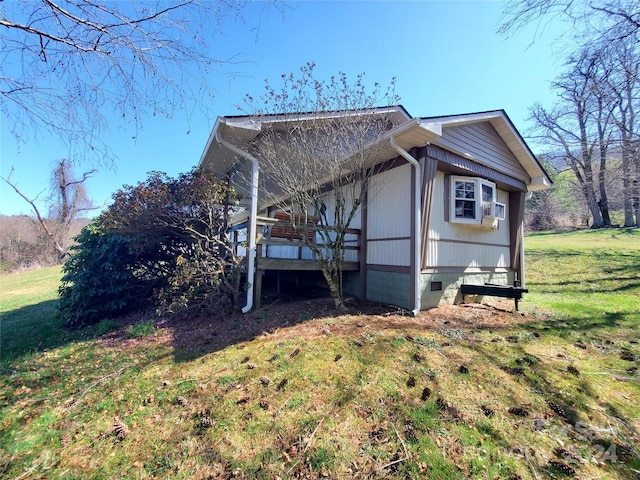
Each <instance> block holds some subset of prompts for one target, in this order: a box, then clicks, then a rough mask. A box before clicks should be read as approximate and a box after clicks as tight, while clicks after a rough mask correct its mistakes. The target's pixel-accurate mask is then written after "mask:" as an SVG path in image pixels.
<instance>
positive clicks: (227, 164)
mask: <svg viewBox="0 0 640 480" xmlns="http://www.w3.org/2000/svg"><path fill="white" fill-rule="evenodd" d="M391 113H392V114H394V115H396V118H397V116H399V115H400V116H402V117H401V121H400V122H397V123H396V125H397V126H396V127H394V128H393V129H392V130H391V131H389V132H387V133H386V134H384V135H382V136H381V137H380V138H379V139H377V140H376V142H375V143H376V148H377V152H378V153H377V158H378V160H377V164H376V167H375V171H376V174H375V175H374V176H373V177H372V179H371V182H370V185H369V189H368V192H367V196H366V201H365V202H364V204H363V205H362V206H361V208H360V211H359V214H358V215H357V216H356V218H355V219H354V221H353V222H352V224H351V227H352V228H353V229H357V230H359V235H358V236H357V238H358V246H359V250H358V251H357V252H356V251H350V252H348V255H351V256H353V255H356V256H357V257H354V258H348V259H347V260H358V261H359V268H351V269H349V271H347V272H346V273H345V292H346V293H348V294H351V295H356V296H358V297H360V298H366V299H368V300H372V301H377V302H381V303H388V304H393V305H397V306H400V307H403V308H406V309H409V310H413V311H414V312H416V311H417V310H420V309H426V308H430V307H434V306H437V305H440V304H444V303H453V302H455V301H459V300H461V296H460V293H459V289H460V285H461V284H462V283H474V284H484V283H494V284H502V285H506V284H510V285H512V284H514V282H516V281H517V282H519V283H520V284H521V285H522V286H524V283H525V276H524V255H523V216H524V201H525V196H526V194H527V192H529V191H533V190H537V189H544V188H549V187H550V186H551V180H550V179H549V177H548V176H547V174H546V173H545V172H544V170H543V168H542V166H541V165H540V164H539V162H538V161H537V160H536V158H535V156H534V155H533V154H532V152H531V151H530V149H529V148H528V146H527V145H526V143H525V142H524V140H523V139H522V137H521V136H520V134H519V133H518V132H517V130H516V129H515V127H514V126H513V124H512V123H511V121H510V119H509V118H508V116H507V115H506V113H505V112H504V111H502V110H496V111H491V112H481V113H473V114H464V115H454V116H446V117H427V118H412V117H410V116H409V115H408V114H407V113H406V111H405V110H404V109H403V108H402V107H398V108H397V111H393V112H391ZM230 125H235V126H234V127H233V128H231V127H230ZM214 131H215V135H214V134H212V139H213V141H212V139H210V142H209V145H208V146H207V148H206V149H205V153H204V154H203V157H202V160H201V163H206V162H207V161H208V162H210V163H211V164H213V165H214V168H215V170H216V171H218V172H219V173H223V174H224V175H226V176H227V178H230V179H231V180H232V181H233V179H234V177H237V181H236V182H234V183H236V184H237V187H238V188H239V190H240V191H241V193H245V199H247V203H246V207H247V210H246V213H245V214H244V217H243V216H242V214H241V215H240V216H239V219H240V220H238V221H246V222H247V225H250V224H251V218H252V215H263V216H272V217H273V216H274V215H275V210H274V209H273V208H272V207H270V206H269V205H268V202H266V201H265V196H264V194H263V193H262V192H263V190H264V189H266V188H269V186H268V184H266V183H264V182H265V180H262V182H263V183H262V184H261V185H260V188H257V187H256V189H255V190H253V191H252V190H251V189H250V188H249V185H250V184H251V183H252V182H253V181H256V182H257V178H255V177H251V178H252V179H253V180H251V181H250V180H248V179H249V177H250V174H249V172H250V171H251V166H250V163H251V162H253V163H254V167H255V165H256V164H258V163H259V152H257V153H256V154H255V157H250V155H249V154H248V153H246V150H244V149H245V148H248V145H249V144H250V141H251V138H252V135H256V134H257V132H256V131H255V129H253V130H252V127H251V124H249V122H248V120H246V119H234V120H233V121H228V120H224V121H221V122H219V125H217V126H216V128H215V129H214ZM225 135H226V140H225V139H224V136H225ZM238 145H239V146H238ZM216 152H217V153H216ZM225 152H226V153H225ZM267 182H268V180H267ZM243 189H244V191H243ZM252 192H256V193H255V194H253V193H252ZM334 193H335V192H327V193H326V199H325V203H326V204H327V205H328V206H329V209H330V207H331V202H332V199H333V198H334ZM252 202H255V203H252ZM250 205H253V208H255V211H256V214H252V213H251V210H252V209H251V208H249V207H250ZM243 219H244V220H243ZM254 220H255V219H254ZM259 233H260V232H259ZM353 238H354V239H355V238H356V236H354V237H353ZM250 248H251V247H250ZM269 249H270V252H271V253H270V254H268V255H269V256H279V257H281V258H283V257H284V258H288V257H290V256H291V257H292V256H294V255H297V256H298V258H300V259H304V258H310V257H308V253H307V254H305V253H303V252H302V250H300V249H294V248H291V247H287V246H283V247H281V248H278V247H273V246H269ZM287 249H289V250H287ZM296 252H297V253H296Z"/></svg>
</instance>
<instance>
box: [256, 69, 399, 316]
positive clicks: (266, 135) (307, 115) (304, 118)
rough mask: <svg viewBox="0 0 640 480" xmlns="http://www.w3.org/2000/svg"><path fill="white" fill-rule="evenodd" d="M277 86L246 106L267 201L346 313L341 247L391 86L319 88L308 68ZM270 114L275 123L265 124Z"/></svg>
mask: <svg viewBox="0 0 640 480" xmlns="http://www.w3.org/2000/svg"><path fill="white" fill-rule="evenodd" d="M282 80H283V83H282V86H281V88H274V87H272V86H271V85H270V84H269V83H267V86H266V93H265V94H264V95H263V96H262V97H261V98H260V99H258V100H255V99H252V98H250V97H248V98H247V104H248V106H249V108H250V109H251V112H252V114H253V115H254V116H255V120H256V121H258V122H261V125H262V129H261V133H260V135H259V136H258V138H257V139H256V141H255V144H254V145H253V148H254V151H255V152H256V155H257V156H258V158H259V160H260V169H261V176H262V178H264V184H265V189H266V193H267V195H268V196H269V198H270V199H271V200H272V201H273V202H274V204H275V205H276V207H277V208H279V209H281V210H282V211H284V212H286V213H288V214H289V217H290V221H291V223H292V224H293V227H294V229H295V230H296V231H297V232H298V233H299V236H300V238H301V239H302V240H303V241H304V243H305V245H306V246H307V247H309V249H310V250H311V251H312V252H313V253H314V255H315V256H316V258H317V259H318V261H319V264H320V268H321V270H322V273H323V276H324V278H325V280H326V281H327V284H328V286H329V291H330V293H331V296H332V297H333V299H334V302H335V306H336V308H337V309H339V310H344V309H345V306H344V299H343V290H342V280H343V266H344V261H345V251H346V248H345V247H346V240H347V238H348V235H349V228H350V226H351V223H352V221H353V219H354V218H355V217H356V215H357V214H358V212H359V209H360V207H361V205H362V204H363V202H364V201H365V198H366V195H367V191H368V187H369V184H370V181H371V178H372V175H373V173H374V171H373V168H372V160H373V158H375V155H376V149H375V148H369V146H370V145H369V144H370V142H371V141H372V140H374V139H376V138H377V137H378V136H379V135H381V134H382V133H383V132H385V131H388V130H389V129H390V128H392V127H393V126H394V125H392V124H391V122H390V121H389V119H388V118H387V117H386V116H385V114H384V113H380V112H382V111H377V110H376V106H378V105H380V104H381V103H382V104H394V103H397V97H396V95H395V93H394V87H395V79H394V80H392V82H391V85H390V86H389V88H387V89H383V88H382V87H381V86H380V85H378V84H377V83H376V84H375V85H374V87H373V89H371V91H369V90H368V88H367V86H366V85H365V82H364V77H363V75H359V76H358V77H357V78H356V79H355V81H353V82H351V81H350V80H349V79H348V78H347V76H346V75H344V74H342V73H341V74H339V75H338V76H337V77H332V78H331V79H330V80H329V81H322V80H319V79H317V78H316V76H315V73H314V65H313V64H311V63H310V64H307V65H306V66H305V67H303V68H301V69H300V75H299V76H294V75H293V74H291V75H283V77H282ZM272 114H277V115H278V117H277V120H278V121H277V122H273V123H270V122H269V115H272ZM316 221H317V225H316V224H315V222H316ZM309 223H312V224H313V225H314V226H316V227H317V228H319V230H318V231H317V236H318V237H319V242H318V243H316V241H315V238H316V235H308V226H309Z"/></svg>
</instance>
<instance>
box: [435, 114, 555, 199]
mask: <svg viewBox="0 0 640 480" xmlns="http://www.w3.org/2000/svg"><path fill="white" fill-rule="evenodd" d="M423 121H425V122H426V123H427V125H429V126H435V125H440V127H441V128H442V127H444V128H446V127H453V126H457V125H460V126H462V125H468V124H473V123H480V122H489V123H490V124H491V125H492V126H493V128H494V129H495V131H496V132H497V133H498V135H499V136H500V138H501V139H502V141H503V142H504V143H505V145H507V147H508V148H509V150H511V152H512V153H513V155H514V156H515V157H516V159H517V161H518V162H519V163H520V165H522V168H523V169H524V170H525V171H526V172H527V175H529V177H530V178H531V180H530V181H529V182H527V189H528V190H529V191H536V190H546V189H548V188H551V187H552V186H553V181H552V180H551V178H550V177H549V175H548V174H547V172H546V171H545V170H544V168H543V167H542V165H541V164H540V162H539V161H538V159H537V158H536V156H535V155H534V154H533V152H532V151H531V149H530V148H529V146H528V145H527V143H526V142H525V141H524V139H523V138H522V136H521V135H520V133H519V132H518V130H517V129H516V128H515V126H514V125H513V122H511V119H510V118H509V116H508V115H507V113H506V112H505V111H504V110H492V111H488V112H479V113H467V114H462V115H449V116H442V117H426V118H423Z"/></svg>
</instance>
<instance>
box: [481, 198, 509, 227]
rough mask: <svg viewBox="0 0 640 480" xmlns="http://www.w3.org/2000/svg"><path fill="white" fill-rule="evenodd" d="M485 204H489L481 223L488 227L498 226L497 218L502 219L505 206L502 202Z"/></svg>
mask: <svg viewBox="0 0 640 480" xmlns="http://www.w3.org/2000/svg"><path fill="white" fill-rule="evenodd" d="M487 206H488V207H489V206H490V208H489V209H488V210H489V211H488V212H487V211H486V210H485V214H484V215H483V216H482V223H481V225H482V226H483V227H488V228H498V220H504V215H505V212H506V210H507V207H506V205H505V204H504V203H499V202H491V204H487Z"/></svg>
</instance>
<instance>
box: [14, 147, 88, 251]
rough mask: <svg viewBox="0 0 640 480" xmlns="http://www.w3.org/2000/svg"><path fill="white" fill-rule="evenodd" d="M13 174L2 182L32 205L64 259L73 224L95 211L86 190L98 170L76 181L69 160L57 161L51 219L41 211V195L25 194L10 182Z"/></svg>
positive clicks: (52, 242)
mask: <svg viewBox="0 0 640 480" xmlns="http://www.w3.org/2000/svg"><path fill="white" fill-rule="evenodd" d="M12 173H13V170H11V173H10V174H9V176H8V177H6V178H5V177H2V180H4V181H5V182H6V183H7V184H8V185H9V186H10V187H11V188H13V190H14V191H15V192H16V193H17V194H18V195H20V197H22V199H23V200H24V201H26V202H27V203H28V204H29V205H30V206H31V209H32V210H33V213H34V215H35V220H36V222H37V224H38V225H39V227H40V229H41V231H42V232H43V233H44V234H45V235H46V236H47V237H48V238H49V240H50V245H51V246H52V247H53V249H54V250H55V252H56V253H57V255H58V258H59V260H61V259H63V258H64V257H65V255H66V254H67V250H68V248H69V241H70V238H71V235H70V231H71V227H72V225H73V223H74V221H75V220H77V219H78V218H79V216H80V215H81V214H82V213H83V212H88V211H90V210H93V209H95V207H94V206H93V205H92V203H91V200H90V199H89V197H88V196H87V191H86V188H85V182H86V181H87V179H89V178H90V177H91V175H92V174H94V173H95V170H90V171H87V172H85V173H83V174H82V175H81V176H80V177H79V178H76V177H75V175H74V172H73V167H72V165H71V163H70V162H69V161H68V160H66V159H62V160H59V161H58V162H56V164H55V167H54V169H53V171H52V174H51V195H50V199H49V212H50V215H49V217H45V216H44V215H43V213H42V212H41V211H40V208H38V198H39V196H40V195H37V196H35V197H30V196H28V195H27V194H25V193H24V192H23V191H22V190H21V189H20V188H19V187H18V185H17V184H16V183H15V182H14V181H12V180H11V174H12Z"/></svg>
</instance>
